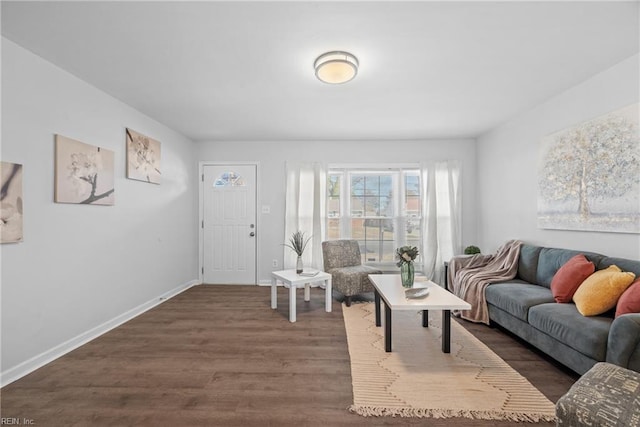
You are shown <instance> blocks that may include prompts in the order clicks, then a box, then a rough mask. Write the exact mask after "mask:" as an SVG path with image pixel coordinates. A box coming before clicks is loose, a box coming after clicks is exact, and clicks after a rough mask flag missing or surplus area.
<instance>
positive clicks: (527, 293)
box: [485, 280, 554, 322]
mask: <svg viewBox="0 0 640 427" xmlns="http://www.w3.org/2000/svg"><path fill="white" fill-rule="evenodd" d="M485 297H486V299H487V303H489V304H491V305H494V306H496V307H498V308H500V309H502V310H504V311H506V312H507V313H509V314H511V315H512V316H514V317H517V318H518V319H521V320H523V321H525V322H526V321H527V317H528V313H529V308H530V307H533V306H535V305H538V304H543V303H549V302H553V301H554V300H553V295H551V291H550V290H549V289H547V288H545V287H543V286H538V285H532V284H530V283H527V282H525V281H522V280H513V281H509V282H501V283H492V284H490V285H489V286H487V289H486V290H485Z"/></svg>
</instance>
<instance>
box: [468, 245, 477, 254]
mask: <svg viewBox="0 0 640 427" xmlns="http://www.w3.org/2000/svg"><path fill="white" fill-rule="evenodd" d="M479 253H480V248H479V247H477V246H473V245H470V246H467V247H466V248H464V254H465V255H475V254H479Z"/></svg>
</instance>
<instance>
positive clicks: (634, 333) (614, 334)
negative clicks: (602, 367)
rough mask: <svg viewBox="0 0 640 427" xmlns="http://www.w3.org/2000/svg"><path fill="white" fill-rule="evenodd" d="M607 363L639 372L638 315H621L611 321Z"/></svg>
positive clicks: (639, 338) (639, 319)
mask: <svg viewBox="0 0 640 427" xmlns="http://www.w3.org/2000/svg"><path fill="white" fill-rule="evenodd" d="M607 362H609V363H614V364H616V365H618V366H622V367H623V368H627V369H631V370H633V371H638V372H640V313H631V314H623V315H622V316H620V317H618V318H616V319H615V320H614V321H613V323H612V324H611V329H610V330H609V340H608V343H607Z"/></svg>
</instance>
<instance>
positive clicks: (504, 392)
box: [342, 303, 555, 422]
mask: <svg viewBox="0 0 640 427" xmlns="http://www.w3.org/2000/svg"><path fill="white" fill-rule="evenodd" d="M342 311H343V313H344V322H345V326H346V329H347V339H348V343H349V353H350V355H351V376H352V380H353V405H352V406H351V407H350V408H349V410H350V411H352V412H355V413H357V414H360V415H363V416H400V417H431V418H448V417H466V418H474V419H483V420H510V421H528V422H538V421H554V420H555V405H554V404H553V403H552V402H551V401H550V400H549V399H547V398H546V397H545V396H544V395H543V394H542V393H540V392H539V391H538V390H537V389H536V388H535V387H534V386H533V385H531V383H529V381H527V379H526V378H524V377H523V376H521V375H520V374H519V373H518V372H517V371H515V370H514V369H513V368H511V367H510V366H509V365H508V364H507V363H506V362H505V361H503V360H502V359H501V358H500V357H498V356H497V355H496V354H495V353H494V352H493V351H491V350H490V349H489V348H488V347H487V346H485V345H484V344H483V343H482V342H480V341H479V340H478V339H477V338H475V337H474V336H473V335H472V334H471V333H469V332H467V330H466V329H464V328H463V327H462V326H460V325H458V324H457V322H456V321H455V320H453V319H452V321H451V353H449V354H445V353H442V349H441V342H442V341H441V332H442V331H441V329H440V325H441V318H442V314H441V312H440V311H432V312H430V313H429V327H428V328H423V327H422V313H419V312H417V311H416V312H403V311H398V312H393V324H392V326H393V331H392V332H393V334H392V337H393V342H392V346H393V347H392V350H393V351H392V352H391V353H386V352H385V351H384V335H383V334H384V314H383V326H382V327H376V326H375V312H374V304H373V303H366V304H353V305H351V307H346V306H344V305H343V310H342ZM382 311H383V312H384V308H383V309H382Z"/></svg>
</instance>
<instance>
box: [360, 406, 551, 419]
mask: <svg viewBox="0 0 640 427" xmlns="http://www.w3.org/2000/svg"><path fill="white" fill-rule="evenodd" d="M349 412H352V413H356V414H358V415H362V416H363V417H403V418H454V417H458V418H470V419H475V420H499V421H519V422H529V423H538V422H542V421H546V422H555V421H556V417H555V415H548V414H535V413H521V412H503V411H472V410H464V409H459V410H454V409H430V408H401V407H400V408H398V407H396V408H385V407H380V406H360V405H351V406H350V407H349Z"/></svg>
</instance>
